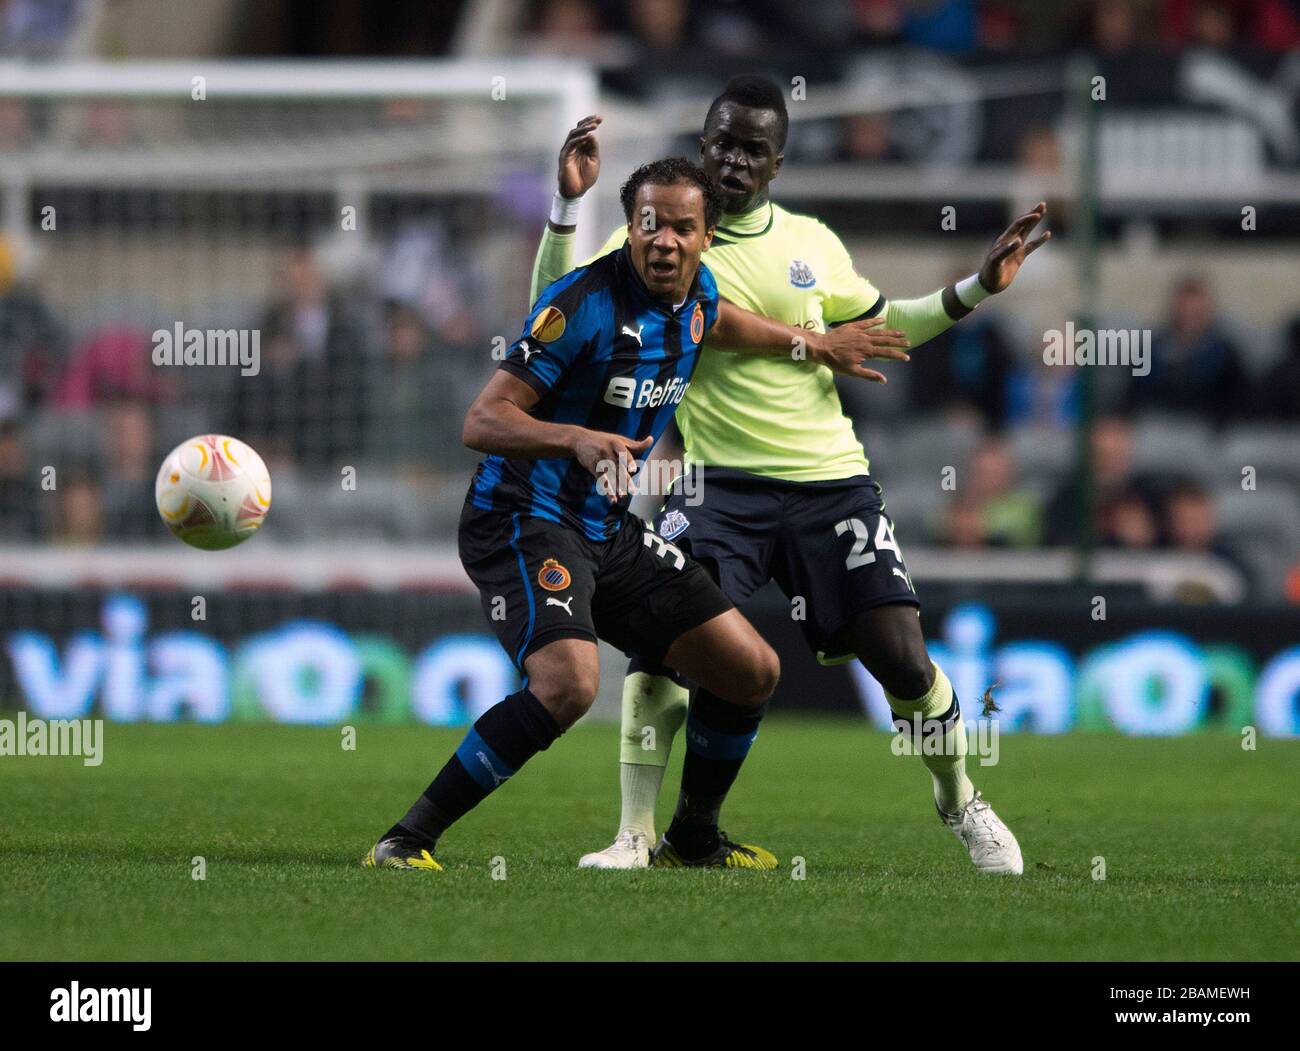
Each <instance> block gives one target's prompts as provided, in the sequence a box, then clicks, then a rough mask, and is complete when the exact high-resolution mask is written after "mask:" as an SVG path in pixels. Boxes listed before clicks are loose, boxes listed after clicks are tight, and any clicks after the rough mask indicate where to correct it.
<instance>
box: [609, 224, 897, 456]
mask: <svg viewBox="0 0 1300 1051" xmlns="http://www.w3.org/2000/svg"><path fill="white" fill-rule="evenodd" d="M626 238H627V232H626V230H625V229H623V228H622V227H620V228H619V229H618V230H616V231H615V232H614V233H613V234H611V235H610V237H609V239H608V240H607V241H606V242H605V245H604V247H603V248H602V249H601V250H600V253H599V254H601V255H603V254H605V253H606V252H611V251H613V250H614V249H615V248H618V247H620V246H621V245H622V244H623V242H624V241H625V240H626ZM704 261H705V262H706V263H707V264H708V267H709V269H710V270H711V271H712V272H713V276H714V277H715V278H716V279H717V282H718V290H719V291H720V292H721V293H722V295H723V297H724V298H726V299H729V300H731V302H733V303H735V304H736V305H737V306H741V307H744V308H745V309H746V310H752V311H753V312H754V313H755V314H762V315H764V316H766V317H770V318H773V319H775V320H777V321H784V322H785V323H786V324H787V325H796V326H799V327H801V328H806V329H809V330H812V331H815V332H825V331H826V326H827V324H829V323H831V322H838V321H849V320H852V319H853V318H856V317H860V316H861V315H863V314H866V313H867V312H868V311H872V310H873V309H876V308H879V307H883V305H884V304H883V301H882V298H881V295H880V293H879V292H878V291H876V289H875V287H874V286H873V285H872V284H871V282H870V281H867V280H866V279H865V278H863V277H860V276H859V275H858V274H857V273H856V272H855V271H854V269H853V261H852V260H851V259H850V258H849V253H848V251H847V250H846V249H845V247H844V245H843V244H842V243H841V241H840V239H839V238H838V237H836V236H835V234H834V233H832V232H831V231H830V230H829V229H828V228H827V227H826V226H824V225H823V224H822V223H821V222H819V221H818V220H817V219H814V218H812V217H811V216H807V215H795V214H793V213H791V212H787V211H786V210H785V209H784V208H780V207H778V206H776V205H774V204H769V205H768V206H767V207H766V208H758V209H755V210H754V211H753V212H751V213H749V214H747V215H744V216H740V217H732V216H723V223H722V224H721V225H719V227H718V230H717V232H716V234H715V235H714V238H713V244H712V246H711V247H710V248H709V250H708V251H707V252H706V253H705V256H704ZM704 349H705V350H706V351H707V353H704V354H701V355H700V361H699V364H698V365H697V366H696V367H695V375H694V376H693V377H692V379H691V386H690V389H689V390H688V391H687V393H686V397H685V399H683V401H682V403H681V405H680V406H679V407H678V409H677V417H676V418H677V426H678V428H679V429H680V430H681V432H682V438H683V439H684V441H685V443H686V459H687V462H688V463H691V464H700V465H703V466H707V467H736V468H739V469H740V470H743V471H749V472H750V473H752V474H760V475H765V476H767V477H770V478H781V479H784V480H786V481H790V482H818V481H826V480H828V479H834V478H849V477H851V476H853V475H862V474H866V473H867V469H868V465H867V457H866V454H865V453H864V452H863V450H862V443H861V442H859V441H858V439H857V437H856V435H854V433H853V423H852V421H850V420H849V418H848V417H847V416H845V415H844V410H843V408H842V407H841V405H840V398H839V394H838V393H837V392H836V390H835V382H834V374H833V373H832V372H831V370H830V369H828V368H827V367H826V366H825V365H817V364H814V363H813V362H810V361H796V360H794V359H793V358H792V357H791V358H787V357H770V358H768V357H758V356H755V355H753V354H739V353H736V352H735V351H727V350H719V349H718V348H717V347H711V346H710V345H709V344H708V342H707V341H706V342H705V344H704Z"/></svg>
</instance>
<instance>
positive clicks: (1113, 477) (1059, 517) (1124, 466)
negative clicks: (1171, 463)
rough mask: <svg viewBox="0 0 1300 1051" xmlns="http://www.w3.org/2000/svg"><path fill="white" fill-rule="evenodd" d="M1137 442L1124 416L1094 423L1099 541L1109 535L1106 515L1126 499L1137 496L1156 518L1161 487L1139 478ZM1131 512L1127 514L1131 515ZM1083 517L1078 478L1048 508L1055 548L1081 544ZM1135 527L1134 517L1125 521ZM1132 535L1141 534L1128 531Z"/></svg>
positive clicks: (1094, 488) (1049, 536)
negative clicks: (1135, 467)
mask: <svg viewBox="0 0 1300 1051" xmlns="http://www.w3.org/2000/svg"><path fill="white" fill-rule="evenodd" d="M1135 452H1136V441H1135V438H1134V434H1133V425H1132V424H1131V423H1130V422H1129V421H1128V420H1127V419H1124V418H1123V417H1119V416H1103V417H1101V418H1099V419H1097V420H1096V421H1095V422H1094V424H1093V430H1092V461H1093V462H1092V474H1093V477H1092V496H1093V501H1092V506H1093V514H1094V519H1093V520H1094V523H1095V532H1096V536H1097V538H1098V539H1099V540H1102V539H1104V538H1105V536H1106V532H1107V526H1108V523H1107V522H1106V521H1105V520H1104V518H1103V512H1104V511H1106V510H1107V509H1113V507H1114V504H1115V503H1116V501H1119V500H1120V498H1121V497H1123V496H1129V495H1135V496H1136V497H1138V498H1139V499H1141V500H1143V501H1144V502H1145V503H1146V505H1147V508H1148V511H1149V513H1150V515H1151V516H1152V519H1153V520H1154V517H1155V510H1154V509H1155V508H1156V506H1157V505H1158V495H1159V493H1160V488H1161V487H1160V485H1159V483H1158V482H1157V481H1155V480H1154V479H1151V478H1147V477H1144V476H1140V475H1136V474H1134V471H1133V458H1134V453H1135ZM1127 513H1128V512H1126V514H1127ZM1082 518H1083V499H1082V496H1081V491H1080V489H1079V481H1078V479H1077V478H1071V479H1070V480H1069V481H1068V482H1066V483H1065V484H1064V485H1062V486H1061V487H1060V488H1059V489H1058V490H1057V491H1056V494H1055V495H1054V496H1053V497H1052V499H1051V500H1050V501H1049V502H1048V505H1047V542H1048V543H1049V544H1053V545H1060V544H1074V543H1077V542H1078V541H1079V537H1080V532H1081V530H1080V524H1081V522H1082ZM1123 524H1124V525H1125V526H1128V525H1131V524H1132V521H1131V515H1130V516H1129V517H1128V518H1126V519H1125V521H1124V523H1123ZM1126 534H1127V535H1129V536H1136V535H1138V534H1137V532H1136V531H1127V530H1126Z"/></svg>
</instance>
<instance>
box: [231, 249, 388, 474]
mask: <svg viewBox="0 0 1300 1051" xmlns="http://www.w3.org/2000/svg"><path fill="white" fill-rule="evenodd" d="M363 347H364V341H363V339H362V334H361V330H360V327H359V325H358V323H357V322H356V321H355V319H354V318H353V316H352V314H351V312H350V311H349V310H348V309H347V308H346V306H345V304H344V301H343V299H342V297H341V296H340V295H339V294H337V293H334V292H331V291H330V290H329V289H328V287H327V285H326V281H325V277H324V275H323V274H322V272H321V270H320V267H319V265H318V263H317V261H316V258H315V256H314V255H313V254H312V252H311V251H310V250H309V249H306V248H295V249H293V250H292V251H290V253H289V254H288V256H287V258H286V260H285V265H284V289H283V292H282V294H281V297H280V298H279V299H278V300H276V301H275V302H274V303H272V304H271V306H270V307H269V308H268V310H267V312H266V316H265V319H264V320H263V321H262V324H261V371H260V374H259V375H257V376H256V377H244V376H240V377H238V378H236V379H235V381H234V388H233V391H232V395H231V404H230V407H229V409H228V411H227V412H226V414H225V416H224V417H223V418H224V419H228V420H229V421H230V427H231V430H232V431H233V433H235V434H236V435H238V437H239V438H240V439H241V440H243V441H246V442H248V443H249V444H250V445H252V446H253V447H254V448H256V449H257V450H258V451H259V452H260V453H261V454H262V457H263V459H267V460H275V461H279V462H280V463H284V462H285V461H286V460H288V461H297V462H299V463H303V464H305V465H307V466H308V467H310V468H312V469H317V470H319V469H323V468H330V467H332V466H335V465H336V464H337V463H338V462H339V460H340V457H345V456H348V455H350V454H353V453H355V452H356V451H357V450H358V447H359V445H360V441H361V423H362V416H363V414H364V412H365V399H364V398H362V397H360V396H358V388H359V386H360V382H361V376H362V374H363V372H364V369H365V368H366V364H367V363H366V362H365V361H364V360H363V358H362V352H363Z"/></svg>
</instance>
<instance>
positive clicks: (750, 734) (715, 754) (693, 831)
mask: <svg viewBox="0 0 1300 1051" xmlns="http://www.w3.org/2000/svg"><path fill="white" fill-rule="evenodd" d="M763 707H764V706H762V705H760V706H758V707H757V708H742V707H741V706H740V705H737V704H731V703H729V702H727V701H724V700H723V699H722V698H721V697H718V696H717V695H716V694H712V693H710V692H709V691H708V690H705V689H699V690H696V692H695V697H694V699H693V700H692V701H691V708H690V712H689V713H688V715H687V716H686V759H685V762H684V763H683V765H682V792H681V796H680V797H679V798H678V800H677V811H676V813H674V814H673V820H672V824H671V825H670V826H669V827H668V832H667V837H668V840H669V842H671V843H672V845H673V847H674V849H675V850H676V851H677V852H678V853H679V854H681V855H682V856H683V857H687V858H698V857H704V856H705V855H707V854H711V853H712V852H713V851H715V850H717V848H718V845H719V844H720V843H721V841H722V837H721V834H720V833H719V832H718V813H719V811H720V810H721V809H722V802H723V800H724V799H726V798H727V792H729V791H730V790H731V786H732V784H733V783H734V782H735V780H736V775H737V774H739V773H740V767H741V764H742V763H744V761H745V756H746V755H748V754H749V748H750V745H752V744H753V743H754V738H755V737H757V736H758V724H759V722H760V721H761V720H762V718H763Z"/></svg>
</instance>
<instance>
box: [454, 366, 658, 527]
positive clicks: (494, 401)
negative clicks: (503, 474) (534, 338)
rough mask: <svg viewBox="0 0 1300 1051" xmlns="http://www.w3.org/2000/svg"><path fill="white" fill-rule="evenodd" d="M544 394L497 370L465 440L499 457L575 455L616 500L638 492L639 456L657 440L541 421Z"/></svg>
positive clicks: (473, 411) (473, 410)
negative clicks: (533, 412)
mask: <svg viewBox="0 0 1300 1051" xmlns="http://www.w3.org/2000/svg"><path fill="white" fill-rule="evenodd" d="M540 398H541V395H540V394H538V392H537V391H536V390H534V389H533V388H532V387H531V386H530V385H529V384H527V383H525V382H524V381H523V380H521V379H519V378H518V377H517V376H512V375H511V374H510V373H509V372H505V371H497V372H494V373H493V374H492V378H491V379H490V380H488V382H487V385H486V386H485V387H484V388H483V390H482V391H480V392H479V395H478V397H477V398H475V399H474V403H473V404H472V405H471V406H470V407H469V412H468V413H466V415H465V426H464V429H463V430H462V432H461V439H462V440H463V441H464V443H465V444H466V445H467V446H469V448H471V449H473V450H475V451H476V452H481V453H491V454H494V455H496V456H508V457H516V458H518V459H523V460H545V459H551V458H556V457H564V458H572V459H575V460H577V461H578V462H579V463H581V464H582V466H583V467H585V468H586V469H587V470H588V471H590V472H591V473H592V474H593V475H594V476H595V477H596V478H597V479H598V480H600V481H601V483H602V485H601V491H602V492H603V493H605V494H606V496H608V497H609V500H610V502H611V503H616V502H617V501H618V499H619V497H621V496H625V495H627V494H628V493H630V492H632V491H633V487H632V476H633V475H634V474H636V472H637V462H636V457H637V456H639V455H641V454H642V453H645V452H648V451H649V450H650V447H651V446H652V445H654V439H653V438H651V437H646V438H641V439H639V440H633V439H631V438H624V437H623V436H622V435H621V434H610V433H607V432H605V431H593V430H588V429H587V428H586V427H577V426H574V425H571V424H564V423H549V422H547V421H546V420H539V419H537V418H535V417H534V416H532V415H531V414H530V411H529V410H531V409H532V408H533V407H534V406H535V405H536V404H537V402H538V401H539V400H540Z"/></svg>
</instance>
